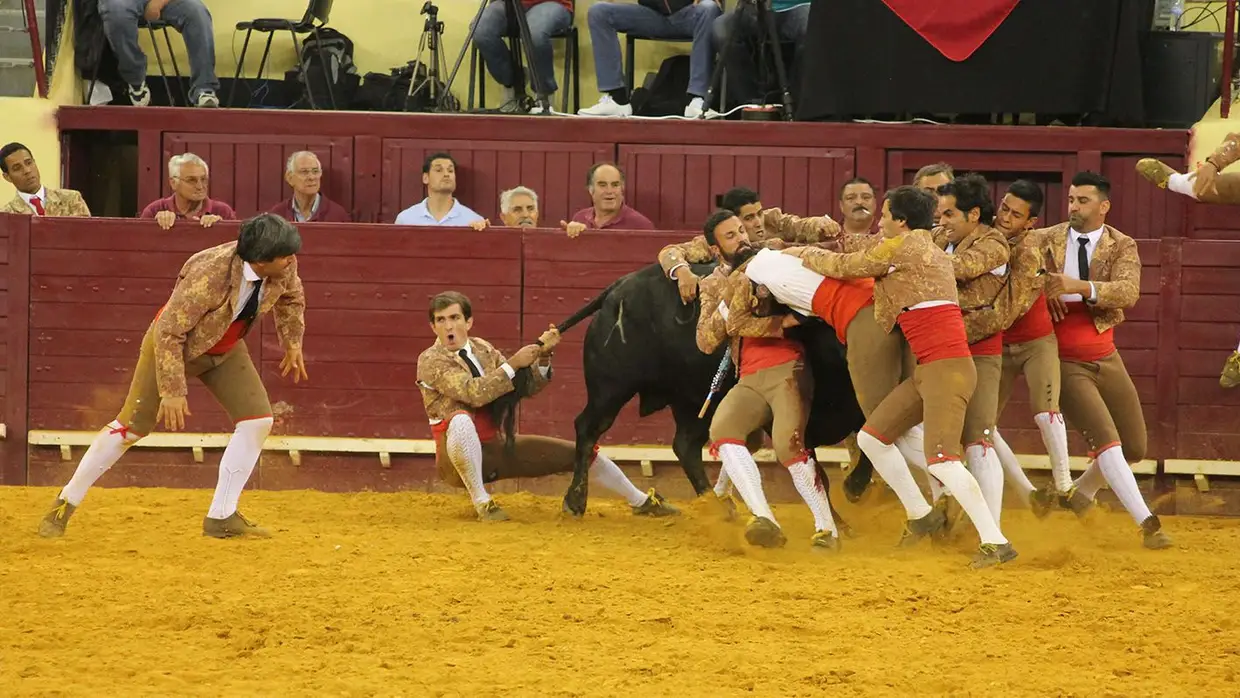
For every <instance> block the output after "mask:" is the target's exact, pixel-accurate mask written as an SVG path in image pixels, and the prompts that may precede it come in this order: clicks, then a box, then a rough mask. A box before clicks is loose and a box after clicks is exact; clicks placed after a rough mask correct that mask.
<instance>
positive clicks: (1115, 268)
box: [1042, 172, 1171, 549]
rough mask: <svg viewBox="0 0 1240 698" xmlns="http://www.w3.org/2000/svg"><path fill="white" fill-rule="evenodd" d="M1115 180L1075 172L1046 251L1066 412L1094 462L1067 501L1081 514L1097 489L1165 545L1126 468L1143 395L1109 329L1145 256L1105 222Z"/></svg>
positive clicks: (1150, 543) (1138, 446) (1136, 450)
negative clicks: (1105, 488) (1064, 212)
mask: <svg viewBox="0 0 1240 698" xmlns="http://www.w3.org/2000/svg"><path fill="white" fill-rule="evenodd" d="M1110 194H1111V182H1110V181H1109V180H1108V179H1107V178H1106V177H1103V176H1102V175H1100V174H1096V173H1093V172H1078V173H1077V174H1076V176H1074V177H1073V178H1072V186H1071V187H1070V188H1069V189H1068V222H1067V223H1060V224H1059V225H1057V226H1054V227H1052V228H1048V229H1047V230H1046V231H1045V239H1044V242H1043V243H1042V253H1043V255H1044V259H1045V260H1046V270H1047V272H1048V273H1047V279H1046V298H1047V302H1048V304H1049V308H1050V314H1051V319H1052V320H1054V321H1055V337H1056V339H1057V341H1058V343H1059V363H1060V371H1061V375H1062V380H1063V388H1062V393H1061V394H1060V402H1061V404H1062V405H1063V414H1064V417H1065V418H1067V420H1068V421H1070V422H1072V425H1073V426H1074V427H1075V428H1076V429H1077V430H1079V431H1080V432H1081V435H1082V436H1084V437H1085V441H1086V442H1087V443H1088V444H1089V449H1090V456H1091V457H1092V458H1093V463H1092V464H1091V465H1090V466H1089V469H1088V470H1086V471H1085V474H1084V475H1081V477H1079V478H1077V480H1076V482H1075V483H1074V484H1075V488H1076V493H1075V494H1076V495H1079V496H1073V497H1072V499H1071V500H1070V501H1069V502H1068V503H1067V504H1068V505H1069V506H1070V507H1071V508H1072V509H1073V510H1074V511H1076V512H1077V513H1078V514H1080V513H1082V512H1083V510H1084V509H1086V508H1088V507H1089V506H1091V505H1092V504H1093V498H1094V495H1095V494H1097V492H1098V490H1099V489H1100V488H1101V487H1102V485H1103V484H1107V485H1110V487H1111V491H1112V492H1114V493H1115V496H1116V497H1118V498H1119V500H1120V502H1121V503H1122V504H1123V505H1124V509H1126V510H1127V511H1128V513H1129V514H1130V515H1131V516H1132V518H1133V520H1134V521H1136V523H1137V524H1138V525H1140V527H1141V531H1142V535H1143V537H1144V543H1145V547H1147V548H1151V549H1158V548H1166V547H1170V546H1171V539H1170V538H1169V537H1168V536H1167V534H1166V533H1164V532H1163V530H1162V524H1161V522H1160V521H1159V519H1158V517H1157V516H1155V515H1154V514H1153V513H1152V512H1151V511H1150V509H1149V507H1148V506H1147V505H1146V503H1145V499H1144V497H1142V495H1141V490H1140V489H1139V488H1138V487H1137V479H1136V477H1134V476H1133V474H1132V469H1131V468H1130V467H1128V463H1135V462H1137V461H1140V460H1141V459H1142V458H1144V457H1145V448H1146V438H1147V437H1146V430H1145V416H1144V415H1143V414H1142V412H1141V396H1140V395H1138V394H1137V388H1136V386H1135V385H1133V382H1132V378H1131V377H1130V376H1129V375H1128V370H1127V369H1126V368H1125V367H1124V361H1123V359H1121V358H1120V355H1119V351H1118V350H1117V349H1116V348H1115V339H1114V333H1115V326H1116V325H1119V324H1120V323H1121V322H1123V321H1124V310H1126V309H1128V308H1131V307H1132V306H1134V305H1136V303H1137V300H1138V299H1139V298H1140V296H1141V258H1140V256H1139V254H1138V252H1137V243H1136V241H1135V240H1133V239H1132V238H1130V237H1128V236H1127V235H1124V234H1123V233H1121V232H1120V231H1118V230H1116V229H1115V228H1113V227H1111V226H1109V225H1107V224H1106V216H1107V213H1108V212H1109V211H1110V210H1111V200H1110Z"/></svg>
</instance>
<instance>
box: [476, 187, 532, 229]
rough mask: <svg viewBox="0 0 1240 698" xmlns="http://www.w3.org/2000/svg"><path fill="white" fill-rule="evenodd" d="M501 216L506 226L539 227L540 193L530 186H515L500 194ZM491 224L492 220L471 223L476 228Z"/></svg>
mask: <svg viewBox="0 0 1240 698" xmlns="http://www.w3.org/2000/svg"><path fill="white" fill-rule="evenodd" d="M499 217H500V219H501V220H503V221H504V227H506V228H537V227H538V194H537V193H536V192H535V191H534V190H533V189H530V188H529V187H513V188H512V189H507V190H505V191H503V192H501V193H500V195H499ZM489 225H491V221H490V220H479V221H474V222H473V223H470V224H469V226H470V227H471V228H473V229H474V230H482V229H484V228H486V227H487V226H489Z"/></svg>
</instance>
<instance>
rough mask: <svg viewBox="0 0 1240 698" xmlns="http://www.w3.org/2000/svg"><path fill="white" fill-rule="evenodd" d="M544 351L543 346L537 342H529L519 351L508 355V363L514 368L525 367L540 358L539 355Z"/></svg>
mask: <svg viewBox="0 0 1240 698" xmlns="http://www.w3.org/2000/svg"><path fill="white" fill-rule="evenodd" d="M541 353H542V347H540V346H538V345H537V344H527V345H525V346H523V347H521V348H520V349H518V350H517V353H515V354H513V355H512V356H510V357H508V365H509V366H512V367H513V368H525V367H527V366H529V365H531V364H533V363H534V362H535V361H537V360H538V355H539V354H541Z"/></svg>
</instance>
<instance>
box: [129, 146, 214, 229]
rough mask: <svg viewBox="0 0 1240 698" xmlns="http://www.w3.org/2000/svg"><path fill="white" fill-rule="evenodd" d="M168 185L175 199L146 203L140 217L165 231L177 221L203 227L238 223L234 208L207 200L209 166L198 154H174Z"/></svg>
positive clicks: (169, 168) (169, 163)
mask: <svg viewBox="0 0 1240 698" xmlns="http://www.w3.org/2000/svg"><path fill="white" fill-rule="evenodd" d="M168 184H169V186H171V187H172V196H169V197H167V198H164V199H156V200H155V201H152V202H151V203H149V204H147V206H146V208H145V209H143V210H142V215H141V216H139V218H154V219H155V222H156V223H158V224H159V227H161V228H163V229H164V230H167V229H169V228H171V227H172V225H173V224H174V223H176V222H177V219H178V218H184V219H187V220H191V221H198V223H199V224H200V225H202V227H204V228H210V227H211V226H213V225H215V222H216V221H219V220H226V221H235V220H237V214H236V213H234V212H233V210H232V206H229V205H228V204H226V203H224V202H223V201H212V200H211V199H209V198H207V163H206V161H204V160H203V159H202V158H200V157H198V156H197V155H194V154H193V153H185V154H184V155H173V156H172V158H171V159H169V160H168Z"/></svg>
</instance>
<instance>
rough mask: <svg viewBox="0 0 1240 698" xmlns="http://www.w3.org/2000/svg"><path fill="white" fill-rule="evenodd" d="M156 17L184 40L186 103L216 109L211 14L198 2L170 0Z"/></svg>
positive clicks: (216, 86)
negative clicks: (173, 29)
mask: <svg viewBox="0 0 1240 698" xmlns="http://www.w3.org/2000/svg"><path fill="white" fill-rule="evenodd" d="M159 18H160V19H162V20H164V21H165V22H167V23H169V24H171V25H172V26H173V27H174V28H175V29H176V30H177V31H179V32H181V36H182V37H183V38H184V39H185V50H186V51H187V52H188V53H189V71H190V85H189V101H190V104H193V105H194V106H198V107H218V106H220V100H219V97H216V96H215V93H216V91H217V90H219V89H220V81H219V79H218V78H217V77H216V76H215V26H214V24H213V23H212V21H211V11H210V10H208V9H207V6H206V5H205V4H203V1H202V0H172V1H171V2H169V3H168V4H167V5H166V6H165V7H164V11H163V12H162V13H160V15H159Z"/></svg>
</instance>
